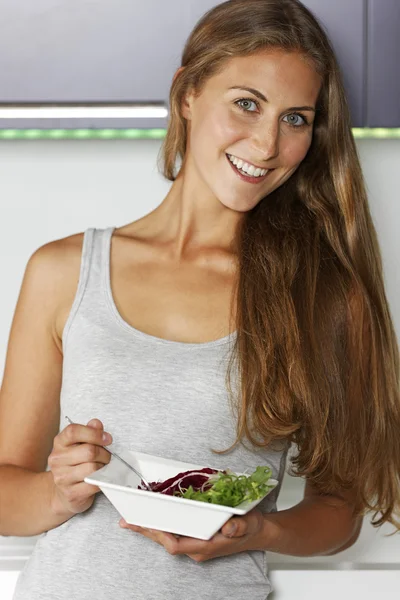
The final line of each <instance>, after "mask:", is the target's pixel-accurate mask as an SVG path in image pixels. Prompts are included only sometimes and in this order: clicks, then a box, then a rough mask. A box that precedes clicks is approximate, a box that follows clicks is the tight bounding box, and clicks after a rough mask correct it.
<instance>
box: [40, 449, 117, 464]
mask: <svg viewBox="0 0 400 600" xmlns="http://www.w3.org/2000/svg"><path fill="white" fill-rule="evenodd" d="M110 459H111V454H110V453H109V452H107V450H105V449H104V448H102V447H101V446H97V445H96V444H75V445H73V446H69V447H68V448H67V449H66V448H63V449H59V450H55V451H54V452H52V454H51V458H49V465H50V466H51V467H52V468H54V467H58V466H64V465H68V466H71V467H73V466H76V465H81V464H83V463H87V462H92V463H94V462H97V463H103V466H104V465H108V463H109V462H110Z"/></svg>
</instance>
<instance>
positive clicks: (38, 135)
mask: <svg viewBox="0 0 400 600" xmlns="http://www.w3.org/2000/svg"><path fill="white" fill-rule="evenodd" d="M0 126H1V122H0ZM352 132H353V135H354V137H355V138H379V139H389V138H398V139H400V127H398V128H396V127H394V128H385V129H384V128H353V129H352ZM165 134H166V129H0V140H38V139H43V140H66V139H75V140H89V139H104V140H117V139H136V140H140V139H156V140H160V139H163V138H164V137H165Z"/></svg>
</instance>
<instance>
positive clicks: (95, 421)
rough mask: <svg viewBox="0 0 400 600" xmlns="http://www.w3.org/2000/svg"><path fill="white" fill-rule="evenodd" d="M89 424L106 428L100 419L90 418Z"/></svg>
mask: <svg viewBox="0 0 400 600" xmlns="http://www.w3.org/2000/svg"><path fill="white" fill-rule="evenodd" d="M87 425H88V427H93V428H94V429H104V427H103V423H102V422H101V421H100V420H99V419H90V421H89V422H88V424H87Z"/></svg>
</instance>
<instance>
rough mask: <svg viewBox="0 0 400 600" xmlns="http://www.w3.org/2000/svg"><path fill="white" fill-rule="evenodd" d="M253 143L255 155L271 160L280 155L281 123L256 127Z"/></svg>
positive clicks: (261, 158) (260, 158)
mask: <svg viewBox="0 0 400 600" xmlns="http://www.w3.org/2000/svg"><path fill="white" fill-rule="evenodd" d="M252 143H253V148H254V154H255V156H258V157H259V160H264V161H269V160H271V159H273V158H276V157H277V156H278V155H279V123H276V124H275V123H272V124H271V123H270V124H268V125H267V126H265V125H263V126H260V125H259V126H258V127H255V128H254V132H253V135H252Z"/></svg>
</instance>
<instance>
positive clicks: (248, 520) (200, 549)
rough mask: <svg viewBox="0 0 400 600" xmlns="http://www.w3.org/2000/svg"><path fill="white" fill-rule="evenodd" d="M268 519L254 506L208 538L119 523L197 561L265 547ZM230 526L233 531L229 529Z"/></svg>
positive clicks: (167, 548) (173, 552)
mask: <svg viewBox="0 0 400 600" xmlns="http://www.w3.org/2000/svg"><path fill="white" fill-rule="evenodd" d="M267 519H268V517H267V516H266V515H263V513H261V512H260V511H259V510H257V509H255V508H254V509H253V510H251V511H250V512H248V513H247V514H246V515H244V516H243V517H233V518H231V519H229V521H227V522H226V523H225V524H224V525H223V527H222V528H221V530H220V532H218V533H216V534H215V535H214V536H213V537H212V538H211V539H210V540H207V541H204V540H199V539H196V538H191V537H186V536H178V537H177V536H175V535H174V534H172V533H167V532H165V531H159V530H157V529H147V528H145V527H138V526H136V525H129V524H128V523H126V522H125V521H124V519H121V520H120V521H119V525H120V527H123V528H125V529H131V530H132V531H134V532H136V533H140V534H141V535H144V536H145V537H147V538H150V539H151V540H153V541H154V542H157V544H160V545H161V546H164V548H165V549H166V550H167V552H169V554H173V555H175V554H187V556H189V558H192V559H193V560H195V561H196V562H204V561H206V560H210V559H211V558H217V557H218V556H227V555H229V554H236V553H237V552H244V551H248V550H265V549H266V546H267V540H266V530H267V527H266V524H267V522H266V521H267ZM232 526H233V527H234V531H233V532H230V528H231V527H232ZM271 527H272V524H271Z"/></svg>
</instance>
